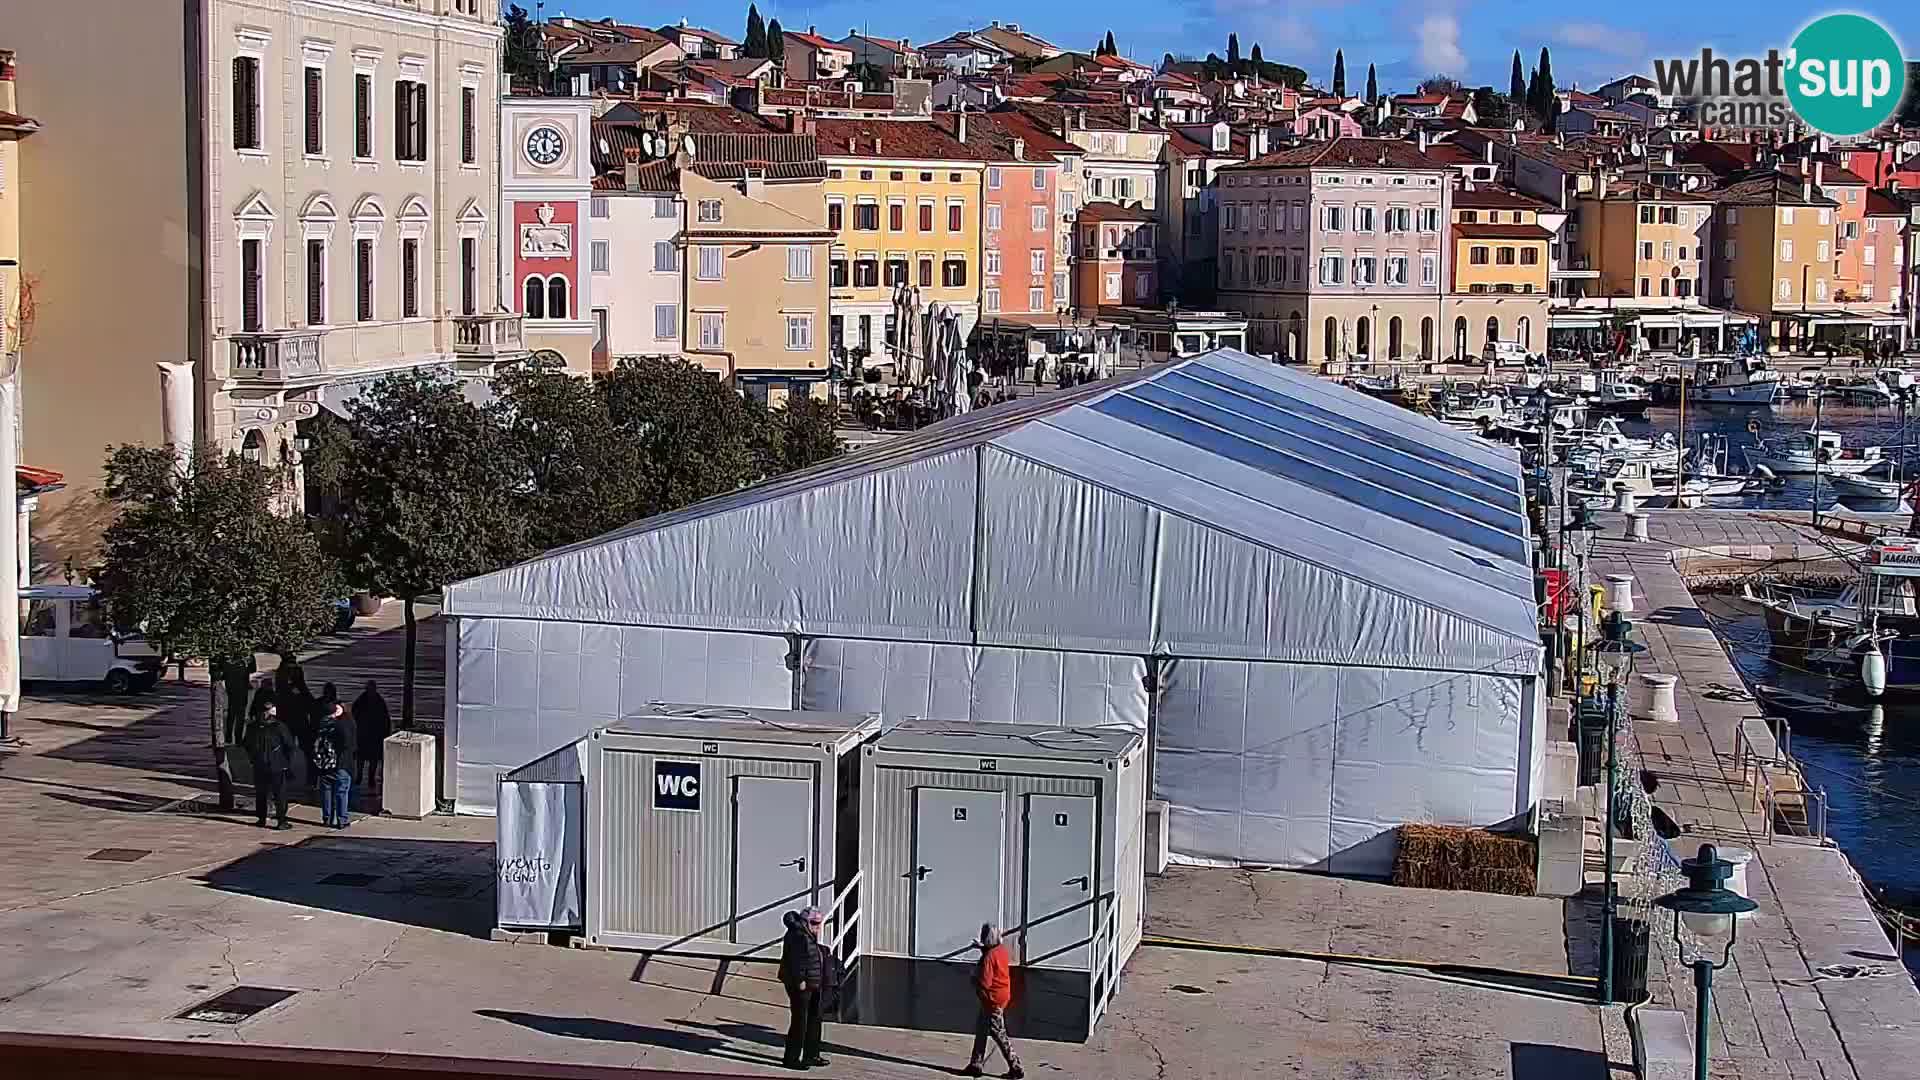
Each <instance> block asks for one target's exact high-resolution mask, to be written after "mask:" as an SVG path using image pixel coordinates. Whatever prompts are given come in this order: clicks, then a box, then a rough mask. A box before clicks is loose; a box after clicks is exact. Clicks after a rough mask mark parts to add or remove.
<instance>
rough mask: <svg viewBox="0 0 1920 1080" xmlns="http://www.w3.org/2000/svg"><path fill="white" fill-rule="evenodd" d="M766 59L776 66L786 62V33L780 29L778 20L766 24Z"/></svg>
mask: <svg viewBox="0 0 1920 1080" xmlns="http://www.w3.org/2000/svg"><path fill="white" fill-rule="evenodd" d="M767 59H769V60H771V61H773V62H774V63H776V64H782V65H784V64H785V63H786V62H787V32H786V31H785V30H782V29H781V28H780V20H779V19H774V20H773V21H771V22H769V23H767Z"/></svg>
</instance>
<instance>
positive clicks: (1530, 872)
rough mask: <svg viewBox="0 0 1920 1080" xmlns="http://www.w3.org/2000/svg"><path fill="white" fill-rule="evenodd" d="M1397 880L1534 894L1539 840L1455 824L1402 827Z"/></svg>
mask: <svg viewBox="0 0 1920 1080" xmlns="http://www.w3.org/2000/svg"><path fill="white" fill-rule="evenodd" d="M1398 840H1399V844H1398V846H1397V847H1396V849H1395V851H1394V858H1393V876H1392V878H1391V880H1392V882H1393V884H1395V885H1401V886H1405V887H1408V888H1416V889H1452V890H1457V891H1470V892H1487V893H1500V894H1504V895H1509V896H1528V895H1532V893H1533V892H1534V889H1535V884H1536V882H1535V873H1534V868H1535V864H1536V857H1535V851H1534V842H1533V841H1532V840H1531V839H1529V838H1526V837H1515V836H1500V835H1497V834H1494V833H1490V832H1487V831H1485V830H1482V829H1469V828H1464V827H1460V826H1452V825H1403V826H1401V827H1400V829H1399V837H1398Z"/></svg>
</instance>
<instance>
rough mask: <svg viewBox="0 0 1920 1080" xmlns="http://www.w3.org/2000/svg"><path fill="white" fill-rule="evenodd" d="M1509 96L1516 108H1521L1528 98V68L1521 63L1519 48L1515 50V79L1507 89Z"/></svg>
mask: <svg viewBox="0 0 1920 1080" xmlns="http://www.w3.org/2000/svg"><path fill="white" fill-rule="evenodd" d="M1507 98H1508V100H1510V101H1512V102H1513V107H1514V108H1519V107H1520V106H1521V104H1523V103H1524V102H1525V101H1526V100H1527V73H1526V68H1524V67H1522V66H1521V65H1520V50H1519V49H1515V50H1513V80H1512V83H1511V85H1510V86H1509V88H1508V90H1507Z"/></svg>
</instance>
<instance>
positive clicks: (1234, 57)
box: [1227, 34, 1240, 75]
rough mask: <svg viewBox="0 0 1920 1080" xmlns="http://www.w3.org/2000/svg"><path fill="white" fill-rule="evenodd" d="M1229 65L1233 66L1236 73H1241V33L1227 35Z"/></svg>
mask: <svg viewBox="0 0 1920 1080" xmlns="http://www.w3.org/2000/svg"><path fill="white" fill-rule="evenodd" d="M1227 67H1229V68H1231V69H1232V70H1233V72H1234V74H1236V75H1237V74H1239V72H1240V35H1239V34H1228V35H1227Z"/></svg>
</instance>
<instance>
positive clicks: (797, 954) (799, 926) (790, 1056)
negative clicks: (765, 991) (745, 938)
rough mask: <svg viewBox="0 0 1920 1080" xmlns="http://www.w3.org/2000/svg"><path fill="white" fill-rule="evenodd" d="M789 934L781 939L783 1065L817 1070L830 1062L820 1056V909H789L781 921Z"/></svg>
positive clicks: (821, 921)
mask: <svg viewBox="0 0 1920 1080" xmlns="http://www.w3.org/2000/svg"><path fill="white" fill-rule="evenodd" d="M782 921H783V922H785V923H786V924H787V934H786V937H784V938H782V939H781V942H780V984H781V985H782V986H784V987H786V989H787V1010H788V1015H789V1020H788V1022H787V1052H786V1055H785V1057H784V1058H783V1059H782V1064H784V1065H786V1067H787V1068H789V1069H817V1068H819V1067H821V1066H822V1065H825V1064H827V1059H826V1058H823V1057H821V1056H820V980H821V970H820V946H819V941H820V924H821V923H823V922H825V921H826V916H825V915H823V914H822V913H821V911H820V909H819V908H813V907H810V908H805V909H802V910H800V911H789V912H787V914H786V917H785V918H784V919H783V920H782Z"/></svg>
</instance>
